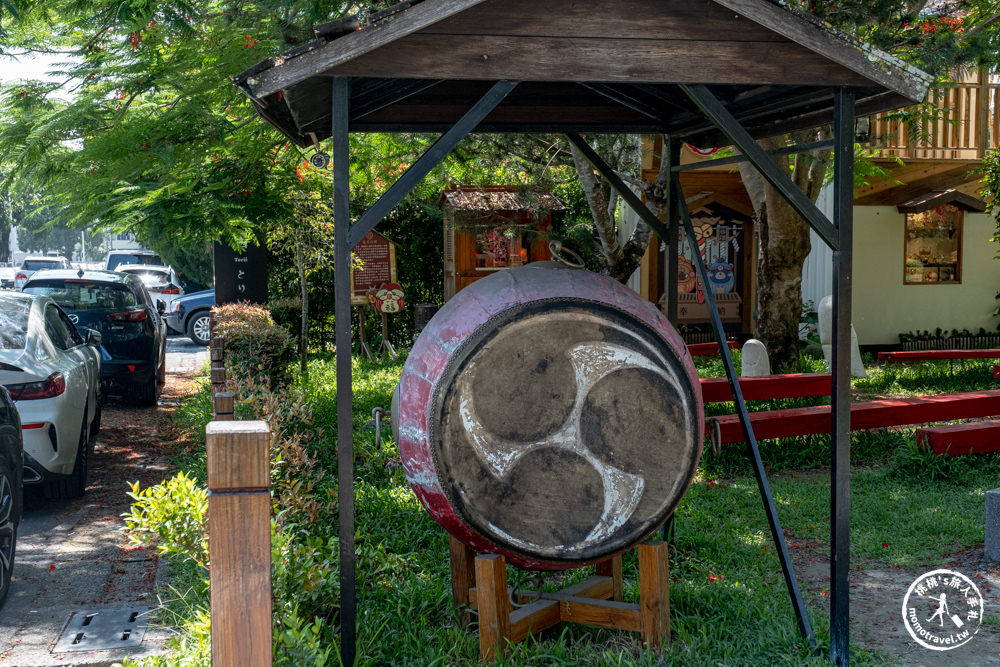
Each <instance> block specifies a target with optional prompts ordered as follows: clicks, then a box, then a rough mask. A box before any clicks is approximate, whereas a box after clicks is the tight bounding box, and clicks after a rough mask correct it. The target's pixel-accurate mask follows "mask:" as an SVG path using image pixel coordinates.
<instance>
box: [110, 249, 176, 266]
mask: <svg viewBox="0 0 1000 667" xmlns="http://www.w3.org/2000/svg"><path fill="white" fill-rule="evenodd" d="M121 264H145V265H147V266H148V265H150V264H163V260H162V259H160V256H159V255H133V254H131V253H118V252H116V253H115V254H113V255H111V257H110V258H109V260H108V266H109V267H111V268H114V267H116V266H119V265H121Z"/></svg>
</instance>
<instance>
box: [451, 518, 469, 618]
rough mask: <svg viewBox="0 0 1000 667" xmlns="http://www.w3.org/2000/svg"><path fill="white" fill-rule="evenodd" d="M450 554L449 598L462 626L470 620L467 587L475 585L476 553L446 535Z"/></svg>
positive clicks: (456, 539)
mask: <svg viewBox="0 0 1000 667" xmlns="http://www.w3.org/2000/svg"><path fill="white" fill-rule="evenodd" d="M448 550H449V553H450V556H451V598H452V600H453V601H454V603H455V606H456V607H458V615H459V616H458V618H459V622H460V623H461V624H462V627H463V628H468V627H469V623H470V622H471V621H472V614H471V612H470V611H469V589H470V588H472V587H473V586H475V585H476V553H475V552H474V551H473V550H472V549H470V548H469V547H467V546H465V544H464V543H463V542H462V541H461V540H459V539H458V538H456V537H455V536H454V535H449V536H448Z"/></svg>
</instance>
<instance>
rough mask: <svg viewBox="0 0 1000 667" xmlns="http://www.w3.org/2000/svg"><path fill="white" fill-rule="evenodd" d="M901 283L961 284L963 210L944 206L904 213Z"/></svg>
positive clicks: (947, 205)
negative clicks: (904, 234)
mask: <svg viewBox="0 0 1000 667" xmlns="http://www.w3.org/2000/svg"><path fill="white" fill-rule="evenodd" d="M904 248H905V250H904V266H903V272H904V274H903V282H905V283H906V284H921V285H925V284H940V283H951V284H958V283H960V282H962V255H961V250H962V210H961V209H960V208H958V207H957V206H953V205H952V204H943V205H941V206H937V207H935V208H932V209H928V210H926V211H922V212H920V213H907V214H906V237H905V239H904Z"/></svg>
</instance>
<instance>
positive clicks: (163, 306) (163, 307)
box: [156, 299, 167, 315]
mask: <svg viewBox="0 0 1000 667" xmlns="http://www.w3.org/2000/svg"><path fill="white" fill-rule="evenodd" d="M156 312H158V313H159V314H160V315H162V314H163V313H165V312H167V302H166V301H164V300H163V299H157V300H156Z"/></svg>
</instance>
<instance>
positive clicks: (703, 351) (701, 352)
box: [687, 340, 740, 357]
mask: <svg viewBox="0 0 1000 667" xmlns="http://www.w3.org/2000/svg"><path fill="white" fill-rule="evenodd" d="M726 345H727V347H729V349H730V350H738V349H740V342H739V341H738V340H730V341H726ZM687 347H688V354H690V355H691V356H692V357H704V356H706V355H709V354H718V353H719V344H718V343H692V344H691V345H688V346H687Z"/></svg>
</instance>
